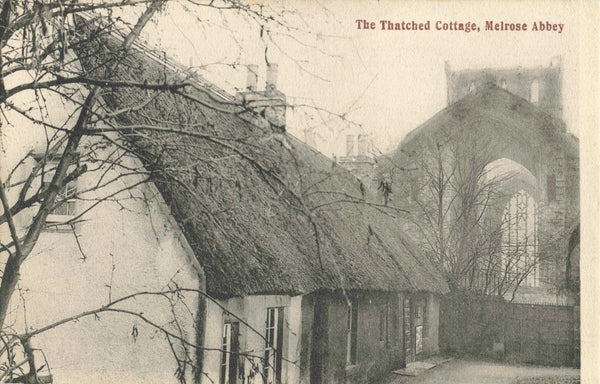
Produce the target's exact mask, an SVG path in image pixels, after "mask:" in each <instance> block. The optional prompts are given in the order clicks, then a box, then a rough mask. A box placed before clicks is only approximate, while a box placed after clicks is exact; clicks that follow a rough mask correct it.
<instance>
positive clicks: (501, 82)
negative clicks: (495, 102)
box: [500, 79, 506, 89]
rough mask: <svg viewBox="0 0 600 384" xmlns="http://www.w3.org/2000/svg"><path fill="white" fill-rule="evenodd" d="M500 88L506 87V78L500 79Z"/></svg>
mask: <svg viewBox="0 0 600 384" xmlns="http://www.w3.org/2000/svg"><path fill="white" fill-rule="evenodd" d="M500 88H502V89H506V80H505V79H502V80H501V81H500Z"/></svg>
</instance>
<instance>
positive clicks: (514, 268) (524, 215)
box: [502, 190, 539, 287]
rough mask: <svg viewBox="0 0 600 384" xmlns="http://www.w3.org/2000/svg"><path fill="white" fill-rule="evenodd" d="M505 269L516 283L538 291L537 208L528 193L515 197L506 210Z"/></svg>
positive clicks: (504, 221) (504, 226)
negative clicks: (535, 288)
mask: <svg viewBox="0 0 600 384" xmlns="http://www.w3.org/2000/svg"><path fill="white" fill-rule="evenodd" d="M502 228H503V231H502V254H503V255H502V257H503V259H502V266H503V271H506V272H508V275H509V276H510V278H511V280H513V283H518V282H520V283H521V285H524V286H529V287H537V286H538V285H539V260H538V240H537V204H536V201H535V199H534V198H533V197H532V196H531V195H530V194H529V193H527V192H526V191H524V190H520V191H519V192H517V193H515V194H514V195H513V196H512V197H511V198H510V200H509V201H508V203H507V204H506V207H505V208H504V215H503V223H502Z"/></svg>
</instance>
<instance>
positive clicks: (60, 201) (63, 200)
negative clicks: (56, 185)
mask: <svg viewBox="0 0 600 384" xmlns="http://www.w3.org/2000/svg"><path fill="white" fill-rule="evenodd" d="M49 184H50V182H47V183H46V182H45V183H44V187H48V185H49ZM76 194H77V182H76V181H75V180H73V181H70V182H68V183H67V185H65V186H64V187H63V188H62V189H61V190H60V191H59V192H58V195H57V196H56V204H55V206H54V209H53V210H52V212H50V215H55V216H75V196H76Z"/></svg>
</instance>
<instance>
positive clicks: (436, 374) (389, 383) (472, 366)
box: [384, 360, 580, 384]
mask: <svg viewBox="0 0 600 384" xmlns="http://www.w3.org/2000/svg"><path fill="white" fill-rule="evenodd" d="M579 375H580V372H579V369H574V368H555V367H534V366H519V365H508V364H497V363H492V362H481V361H469V360H452V361H449V362H447V363H444V364H442V365H439V366H437V367H435V368H433V369H430V370H429V371H426V372H425V373H423V374H421V375H419V376H416V377H406V376H398V375H393V376H390V377H388V378H387V379H386V380H385V381H384V384H511V383H514V382H515V381H517V379H524V378H530V377H548V378H550V377H554V378H558V377H564V376H579ZM547 381H548V382H553V383H554V382H556V383H559V382H560V381H555V380H553V379H548V380H547Z"/></svg>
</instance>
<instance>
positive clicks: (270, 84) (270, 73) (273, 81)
mask: <svg viewBox="0 0 600 384" xmlns="http://www.w3.org/2000/svg"><path fill="white" fill-rule="evenodd" d="M278 69H279V66H278V65H277V64H269V65H267V82H266V85H265V90H266V91H267V92H269V91H274V90H276V89H277V70H278Z"/></svg>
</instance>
